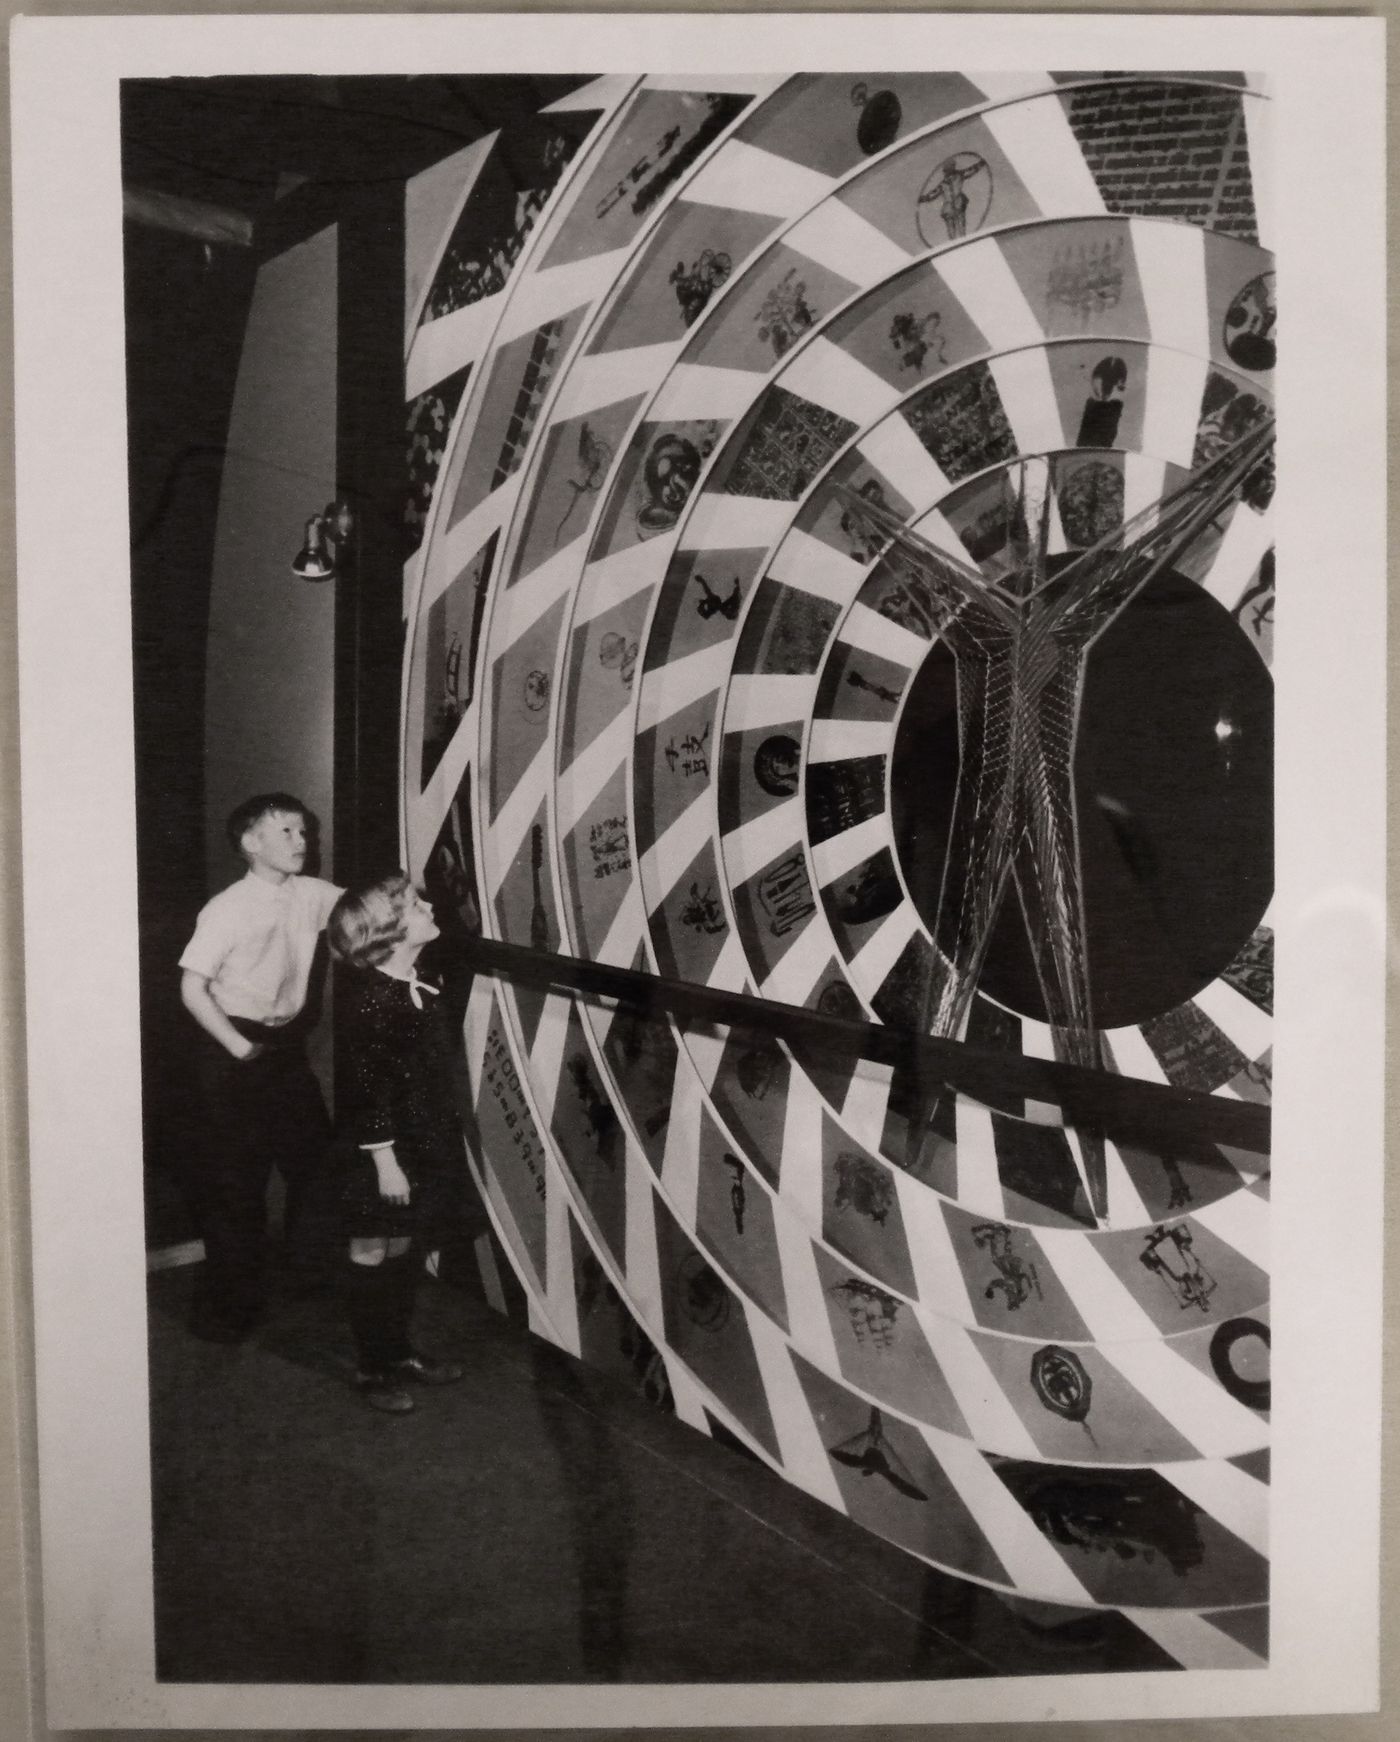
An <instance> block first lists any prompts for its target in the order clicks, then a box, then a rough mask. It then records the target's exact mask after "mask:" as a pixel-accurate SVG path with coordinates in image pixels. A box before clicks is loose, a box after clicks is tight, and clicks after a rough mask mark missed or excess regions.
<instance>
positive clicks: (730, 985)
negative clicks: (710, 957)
mask: <svg viewBox="0 0 1400 1742" xmlns="http://www.w3.org/2000/svg"><path fill="white" fill-rule="evenodd" d="M705 984H706V985H707V986H713V987H714V988H715V989H716V990H717V991H720V992H747V991H749V990H750V989H751V988H750V986H749V972H748V963H747V961H746V960H745V958H744V946H743V945H742V944H741V943H740V942H739V939H738V937H737V936H736V935H735V933H734V932H733V931H732V930H731V931H730V932H729V935H728V936H727V937H726V938H725V940H724V947H723V949H721V951H720V953H719V954H718V955H717V956H716V957H715V962H714V966H713V967H712V968H711V969H710V971H709V973H708V974H706V976H705Z"/></svg>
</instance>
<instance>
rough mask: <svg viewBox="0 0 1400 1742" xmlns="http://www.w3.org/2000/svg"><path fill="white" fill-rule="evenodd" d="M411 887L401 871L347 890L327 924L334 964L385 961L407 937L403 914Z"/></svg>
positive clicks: (367, 965) (369, 964) (369, 965)
mask: <svg viewBox="0 0 1400 1742" xmlns="http://www.w3.org/2000/svg"><path fill="white" fill-rule="evenodd" d="M412 889H413V884H412V883H411V882H410V880H409V879H408V878H407V877H406V876H405V875H404V874H403V872H402V871H398V872H395V874H394V875H393V876H392V877H381V878H380V880H379V882H378V883H369V884H366V885H365V886H364V887H362V888H360V889H347V890H346V891H345V893H344V895H342V896H341V898H340V900H339V901H337V902H336V904H335V906H334V907H333V908H332V909H331V916H330V918H329V919H328V920H327V921H326V942H327V943H328V944H329V945H330V952H331V955H332V956H333V957H334V958H335V960H336V961H337V962H348V963H349V964H350V966H351V967H353V968H373V967H377V966H378V964H379V963H380V962H383V961H387V960H388V958H389V957H390V956H391V955H392V954H393V952H394V947H395V945H396V944H401V943H402V942H403V940H404V938H405V937H406V936H407V934H408V926H407V924H406V922H405V919H404V913H405V910H406V908H407V907H408V897H409V894H410V893H411V891H412Z"/></svg>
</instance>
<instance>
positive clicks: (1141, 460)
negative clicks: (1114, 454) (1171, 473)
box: [1123, 454, 1167, 532]
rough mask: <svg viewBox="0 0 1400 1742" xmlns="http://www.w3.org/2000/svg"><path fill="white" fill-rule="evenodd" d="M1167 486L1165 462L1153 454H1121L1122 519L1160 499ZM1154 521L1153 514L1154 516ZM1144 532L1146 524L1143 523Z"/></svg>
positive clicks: (1132, 515)
mask: <svg viewBox="0 0 1400 1742" xmlns="http://www.w3.org/2000/svg"><path fill="white" fill-rule="evenodd" d="M1166 486H1167V467H1166V462H1165V461H1164V460H1162V459H1159V458H1158V457H1157V455H1155V454H1124V456H1123V519H1124V520H1125V521H1129V520H1132V519H1134V518H1135V517H1136V516H1137V515H1139V514H1141V513H1142V511H1143V510H1144V509H1145V508H1151V507H1152V506H1153V505H1154V504H1155V503H1157V502H1160V501H1161V499H1162V492H1163V490H1165V489H1166ZM1154 523H1155V516H1154ZM1142 530H1143V531H1144V532H1145V531H1147V526H1146V525H1144V527H1143V529H1142Z"/></svg>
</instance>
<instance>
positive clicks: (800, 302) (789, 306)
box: [757, 266, 817, 357]
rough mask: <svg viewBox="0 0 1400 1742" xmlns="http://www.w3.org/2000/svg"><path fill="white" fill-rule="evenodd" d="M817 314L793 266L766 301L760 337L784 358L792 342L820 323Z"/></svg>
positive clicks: (765, 298) (759, 328)
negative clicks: (816, 323) (816, 322)
mask: <svg viewBox="0 0 1400 1742" xmlns="http://www.w3.org/2000/svg"><path fill="white" fill-rule="evenodd" d="M816 318H817V316H816V311H815V310H814V309H813V308H812V307H811V305H810V304H809V303H808V301H807V285H806V283H805V281H804V280H802V279H800V278H799V277H798V276H797V268H796V267H795V266H789V267H788V269H787V271H786V272H785V273H784V274H783V276H782V277H781V278H780V279H779V280H778V282H777V283H776V284H775V285H773V286H772V287H771V288H770V290H769V292H768V294H767V295H766V296H765V297H764V299H763V302H762V304H761V305H760V307H759V311H758V316H757V319H758V323H759V327H758V336H759V339H760V340H761V341H762V342H763V343H764V344H768V345H771V346H772V347H773V355H774V356H775V357H781V356H782V355H783V353H784V352H785V351H786V350H787V349H788V347H789V346H790V345H791V344H792V342H793V341H794V340H795V339H797V338H799V337H800V336H801V335H802V334H803V333H805V332H806V331H807V329H808V327H810V326H812V325H813V324H814V322H815V321H816Z"/></svg>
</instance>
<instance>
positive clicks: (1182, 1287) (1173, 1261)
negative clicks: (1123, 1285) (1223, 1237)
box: [1138, 1222, 1215, 1313]
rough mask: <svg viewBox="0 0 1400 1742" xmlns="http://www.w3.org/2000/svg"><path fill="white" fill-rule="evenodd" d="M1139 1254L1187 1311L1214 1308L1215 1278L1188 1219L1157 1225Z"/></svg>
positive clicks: (1182, 1308)
mask: <svg viewBox="0 0 1400 1742" xmlns="http://www.w3.org/2000/svg"><path fill="white" fill-rule="evenodd" d="M1138 1257H1139V1258H1140V1259H1141V1261H1142V1263H1143V1264H1144V1265H1145V1266H1146V1267H1147V1269H1148V1270H1151V1271H1155V1273H1156V1274H1157V1275H1158V1276H1160V1277H1161V1278H1162V1280H1163V1282H1165V1283H1166V1285H1167V1287H1168V1288H1170V1289H1171V1290H1172V1292H1173V1293H1174V1294H1175V1295H1176V1297H1177V1300H1178V1302H1179V1303H1180V1306H1181V1310H1182V1311H1183V1312H1185V1311H1186V1309H1187V1308H1188V1307H1198V1308H1199V1309H1200V1311H1201V1312H1203V1313H1207V1312H1209V1311H1210V1297H1211V1296H1212V1295H1213V1294H1214V1293H1215V1278H1214V1277H1213V1276H1212V1275H1211V1274H1210V1273H1209V1271H1207V1270H1206V1269H1205V1267H1204V1266H1203V1265H1202V1263H1201V1261H1200V1259H1199V1258H1197V1256H1196V1252H1195V1241H1194V1238H1193V1236H1192V1233H1191V1230H1190V1229H1189V1228H1188V1227H1187V1226H1186V1224H1185V1223H1184V1222H1178V1223H1177V1224H1176V1225H1175V1226H1174V1227H1172V1228H1166V1227H1156V1228H1154V1229H1153V1230H1152V1232H1151V1233H1150V1234H1149V1235H1148V1236H1147V1240H1146V1243H1145V1244H1144V1246H1143V1249H1142V1251H1141V1252H1140V1253H1139V1254H1138Z"/></svg>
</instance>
